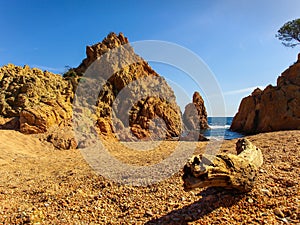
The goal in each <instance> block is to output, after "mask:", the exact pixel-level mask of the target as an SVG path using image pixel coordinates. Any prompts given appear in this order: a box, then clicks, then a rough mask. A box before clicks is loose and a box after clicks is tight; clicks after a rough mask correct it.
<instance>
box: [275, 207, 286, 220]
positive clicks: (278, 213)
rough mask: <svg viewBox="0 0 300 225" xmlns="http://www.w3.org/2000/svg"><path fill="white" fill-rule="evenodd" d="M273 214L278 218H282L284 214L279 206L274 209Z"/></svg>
mask: <svg viewBox="0 0 300 225" xmlns="http://www.w3.org/2000/svg"><path fill="white" fill-rule="evenodd" d="M274 214H275V215H276V216H279V217H280V218H284V214H283V212H282V211H281V210H280V209H279V208H276V209H274Z"/></svg>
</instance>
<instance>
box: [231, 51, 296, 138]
mask: <svg viewBox="0 0 300 225" xmlns="http://www.w3.org/2000/svg"><path fill="white" fill-rule="evenodd" d="M230 129H231V130H233V131H236V132H240V133H245V134H256V133H260V132H271V131H278V130H293V129H300V54H299V55H298V60H297V62H295V63H294V64H293V65H292V66H290V67H289V68H288V69H287V70H285V71H284V72H283V73H282V74H281V76H279V77H278V79H277V86H272V85H269V86H267V87H266V88H265V89H264V90H260V89H256V90H254V91H253V92H252V94H251V95H250V96H248V97H246V98H244V99H243V100H242V102H241V104H240V106H239V110H238V113H237V114H236V115H235V117H234V118H233V121H232V124H231V128H230Z"/></svg>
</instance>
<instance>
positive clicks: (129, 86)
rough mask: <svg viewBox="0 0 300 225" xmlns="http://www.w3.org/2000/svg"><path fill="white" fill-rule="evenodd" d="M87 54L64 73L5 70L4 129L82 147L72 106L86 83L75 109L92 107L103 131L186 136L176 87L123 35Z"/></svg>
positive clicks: (0, 77) (1, 87) (0, 79)
mask: <svg viewBox="0 0 300 225" xmlns="http://www.w3.org/2000/svg"><path fill="white" fill-rule="evenodd" d="M86 55H87V57H86V58H85V59H84V60H83V61H82V63H81V64H80V65H79V66H78V67H77V68H73V69H70V70H69V71H68V72H67V73H66V74H64V76H63V77H62V76H61V75H57V74H53V73H50V72H47V71H41V70H39V69H36V68H33V69H31V68H29V67H28V66H24V67H19V66H14V65H12V64H9V65H7V66H3V67H2V68H0V129H16V130H20V131H21V132H22V133H25V134H35V135H37V134H39V135H38V136H39V137H40V138H41V139H44V140H47V141H49V142H51V143H53V144H54V146H55V147H57V148H60V149H70V148H76V146H77V143H76V142H75V139H74V131H73V127H72V125H74V124H73V123H72V122H71V121H72V120H73V121H74V117H73V107H74V106H73V105H72V104H73V100H74V98H75V93H76V94H78V93H80V88H82V85H81V83H84V84H85V85H84V86H85V87H88V88H86V89H84V90H82V91H83V92H84V93H85V95H84V97H85V98H84V99H81V100H83V105H81V106H82V107H81V108H80V107H79V108H76V110H75V112H81V111H82V112H83V111H85V110H86V106H91V108H93V109H94V111H91V112H90V114H88V116H89V117H91V118H93V119H94V121H95V124H96V128H98V131H99V133H100V134H102V135H106V136H109V137H112V136H117V137H119V138H121V139H122V140H133V139H134V140H137V139H145V140H147V139H161V138H171V137H178V136H179V135H180V133H181V131H182V122H181V113H180V109H179V107H178V105H177V104H176V99H175V95H174V93H173V91H172V89H171V88H170V87H169V85H168V84H167V82H166V81H165V80H164V79H163V78H162V77H160V76H159V75H158V74H157V73H156V72H155V71H154V70H153V69H152V68H151V67H150V66H149V65H148V63H147V62H146V61H144V60H143V59H142V58H141V57H140V56H138V55H136V54H135V53H134V50H133V48H132V47H131V46H130V45H129V43H128V40H127V38H126V37H124V36H123V34H122V33H120V34H119V35H116V34H114V33H110V34H109V35H108V36H107V37H106V38H105V39H104V40H103V41H102V42H101V43H98V44H95V45H93V46H87V48H86ZM95 80H96V82H95ZM81 81H82V82H81ZM75 123H76V121H75ZM81 144H82V143H81Z"/></svg>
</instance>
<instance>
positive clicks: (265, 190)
mask: <svg viewBox="0 0 300 225" xmlns="http://www.w3.org/2000/svg"><path fill="white" fill-rule="evenodd" d="M260 191H261V192H263V193H266V194H269V193H270V191H269V190H268V189H265V188H262V189H260Z"/></svg>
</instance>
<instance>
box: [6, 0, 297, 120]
mask: <svg viewBox="0 0 300 225" xmlns="http://www.w3.org/2000/svg"><path fill="white" fill-rule="evenodd" d="M112 2H113V4H112V3H110V1H76V0H74V1H71V0H70V1H63V0H62V1H56V0H52V1H45V0H39V1H30V0H28V1H15V0H9V1H7V0H0V27H1V35H0V65H5V64H7V63H14V64H16V65H25V64H28V65H30V66H35V67H40V68H41V69H50V70H51V71H53V72H57V73H59V72H60V73H61V72H63V71H64V67H65V66H66V65H68V66H71V67H76V66H78V65H79V64H80V62H81V60H82V59H83V58H84V57H85V46H86V45H91V44H94V43H97V42H100V41H101V40H102V39H103V38H104V37H105V36H106V35H107V34H108V33H109V32H111V31H114V32H116V33H118V32H123V33H124V34H125V36H127V37H128V38H129V41H131V42H134V41H141V40H162V41H169V42H173V43H176V44H178V45H181V46H183V47H186V48H188V49H190V50H191V51H193V52H194V53H196V54H197V55H198V56H199V57H201V58H202V60H203V61H204V62H205V63H206V64H207V65H208V67H209V68H210V69H211V71H212V72H213V73H214V74H215V77H216V79H217V81H218V82H219V84H220V87H221V89H222V92H223V94H224V99H225V104H226V110H227V111H226V115H234V114H235V113H236V112H237V108H238V105H239V103H240V101H241V99H242V98H243V97H245V96H247V95H249V94H250V93H251V91H252V90H253V89H254V88H255V87H257V86H266V85H267V84H273V85H274V84H275V83H276V78H277V76H278V75H280V73H281V72H282V71H283V70H284V69H286V68H287V67H288V66H289V65H291V64H292V63H293V62H295V61H296V58H297V54H298V52H299V47H298V48H294V49H291V48H286V47H284V46H283V45H281V43H280V41H279V40H277V39H276V38H275V34H276V32H277V30H278V29H279V28H280V27H281V26H282V25H283V24H284V23H285V22H287V21H288V20H291V19H295V18H299V17H300V11H299V9H300V1H299V0H276V1H274V0H261V1H259V0H247V1H246V0H212V1H209V0H202V1H200V0H198V1H188V0H187V1H154V0H153V1H117V0H115V1H112ZM153 67H154V68H156V69H157V70H158V72H160V71H159V70H160V69H161V68H160V67H159V66H157V67H156V66H155V65H153ZM162 73H164V74H163V75H165V76H166V77H167V78H172V76H176V73H175V72H174V73H173V74H171V72H170V73H169V74H168V72H167V70H165V69H163V70H162ZM182 83H184V82H182ZM182 85H183V86H184V85H185V86H186V87H188V88H184V89H185V90H186V91H187V93H188V95H189V97H191V96H192V93H193V91H195V90H194V87H193V85H191V86H190V87H189V85H190V84H189V82H188V81H186V83H185V84H182ZM204 94H205V93H204ZM209 114H210V115H212V112H209ZM214 114H215V115H217V114H218V113H214Z"/></svg>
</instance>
